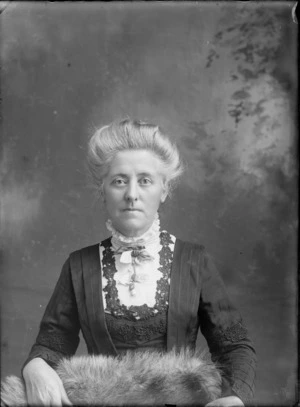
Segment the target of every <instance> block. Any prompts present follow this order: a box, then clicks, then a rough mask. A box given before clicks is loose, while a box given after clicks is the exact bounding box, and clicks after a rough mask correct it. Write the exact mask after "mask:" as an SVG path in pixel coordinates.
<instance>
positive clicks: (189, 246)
mask: <svg viewBox="0 0 300 407" xmlns="http://www.w3.org/2000/svg"><path fill="white" fill-rule="evenodd" d="M174 250H175V251H177V252H184V251H189V252H194V253H197V254H201V255H203V256H205V255H207V251H206V249H205V246H204V245H202V244H199V243H194V242H189V241H186V240H182V239H180V238H176V242H175V248H174Z"/></svg>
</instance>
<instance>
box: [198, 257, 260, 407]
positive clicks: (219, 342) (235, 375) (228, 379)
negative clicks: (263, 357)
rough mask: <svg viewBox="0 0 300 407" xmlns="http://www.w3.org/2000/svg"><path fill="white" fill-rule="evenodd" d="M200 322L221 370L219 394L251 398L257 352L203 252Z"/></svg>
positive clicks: (212, 264) (244, 398) (249, 399)
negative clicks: (220, 390)
mask: <svg viewBox="0 0 300 407" xmlns="http://www.w3.org/2000/svg"><path fill="white" fill-rule="evenodd" d="M198 315H199V324H200V329H201V332H202V333H203V335H204V337H205V338H206V340H207V344H208V347H209V350H210V353H211V356H212V360H213V362H216V363H217V365H218V367H219V368H220V370H221V372H222V373H223V389H222V396H223V397H224V396H227V395H237V396H238V397H239V398H240V399H241V400H242V401H243V402H244V403H245V404H247V403H249V402H250V401H251V400H252V398H253V390H254V379H255V369H256V354H255V350H254V348H253V345H252V342H251V340H250V338H249V336H248V332H247V329H246V327H245V325H244V323H243V321H242V318H241V315H240V313H239V312H238V311H237V309H236V308H235V307H234V305H233V304H232V302H231V301H230V299H229V297H228V294H227V292H226V289H225V286H224V283H223V281H222V279H221V277H220V275H219V273H218V271H217V269H216V267H215V265H214V263H213V261H212V260H211V258H210V256H208V255H207V253H205V252H204V258H203V278H202V289H201V295H200V304H199V311H198Z"/></svg>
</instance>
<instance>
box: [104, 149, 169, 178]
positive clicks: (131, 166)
mask: <svg viewBox="0 0 300 407" xmlns="http://www.w3.org/2000/svg"><path fill="white" fill-rule="evenodd" d="M161 169H162V163H161V161H160V159H159V158H158V157H157V156H156V155H155V154H154V153H152V152H151V151H148V150H125V151H120V152H118V153H117V154H116V155H115V157H114V158H113V160H112V162H111V165H110V170H109V173H110V174H112V173H120V172H121V173H126V172H135V173H155V172H158V171H159V172H160V171H161Z"/></svg>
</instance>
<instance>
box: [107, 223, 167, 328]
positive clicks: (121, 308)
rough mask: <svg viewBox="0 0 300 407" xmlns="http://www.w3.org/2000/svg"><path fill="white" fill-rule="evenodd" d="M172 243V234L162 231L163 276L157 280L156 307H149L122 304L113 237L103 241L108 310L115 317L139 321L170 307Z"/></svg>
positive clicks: (161, 265) (160, 255) (161, 256)
mask: <svg viewBox="0 0 300 407" xmlns="http://www.w3.org/2000/svg"><path fill="white" fill-rule="evenodd" d="M171 243H172V239H171V236H170V234H169V233H168V232H166V231H162V232H161V233H160V244H161V246H162V248H161V250H160V252H159V259H160V260H159V262H160V267H159V269H158V270H159V271H161V273H162V278H161V279H160V280H158V281H157V287H156V295H155V300H156V302H155V305H154V307H149V306H148V305H146V304H143V305H139V306H134V305H131V306H130V307H126V306H125V305H124V304H120V300H119V298H118V289H117V287H116V281H115V279H114V275H115V273H116V272H117V269H116V265H115V257H114V251H113V249H112V245H111V239H108V240H106V241H104V242H102V246H103V247H104V250H103V259H102V264H103V276H104V277H105V278H106V280H107V285H106V287H105V288H104V289H103V291H104V293H105V299H106V307H107V309H106V311H109V312H110V313H111V314H112V315H113V316H115V317H119V318H126V319H128V320H131V321H138V320H145V319H148V318H151V317H153V316H155V315H158V314H159V313H162V312H165V311H166V310H167V309H168V299H169V285H170V284H169V279H170V274H171V265H172V260H173V252H172V250H171V249H170V247H169V246H170V244H171Z"/></svg>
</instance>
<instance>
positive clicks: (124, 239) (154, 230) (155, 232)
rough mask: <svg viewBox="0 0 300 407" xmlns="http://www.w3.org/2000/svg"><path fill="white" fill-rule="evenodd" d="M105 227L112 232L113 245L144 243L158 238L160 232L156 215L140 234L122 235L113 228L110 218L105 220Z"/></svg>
mask: <svg viewBox="0 0 300 407" xmlns="http://www.w3.org/2000/svg"><path fill="white" fill-rule="evenodd" d="M106 227H107V229H108V230H109V231H110V232H111V234H112V243H113V245H114V246H115V247H119V246H121V245H123V246H124V245H131V244H141V245H146V244H149V243H151V242H154V241H156V240H157V239H159V234H160V222H159V217H158V215H157V216H156V217H155V219H154V221H153V223H152V225H151V226H150V227H149V229H148V230H147V231H146V232H144V233H143V234H142V235H140V236H125V235H123V234H122V233H121V232H119V231H118V230H116V229H115V228H114V226H113V224H112V221H111V220H110V219H109V220H108V221H107V222H106Z"/></svg>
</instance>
